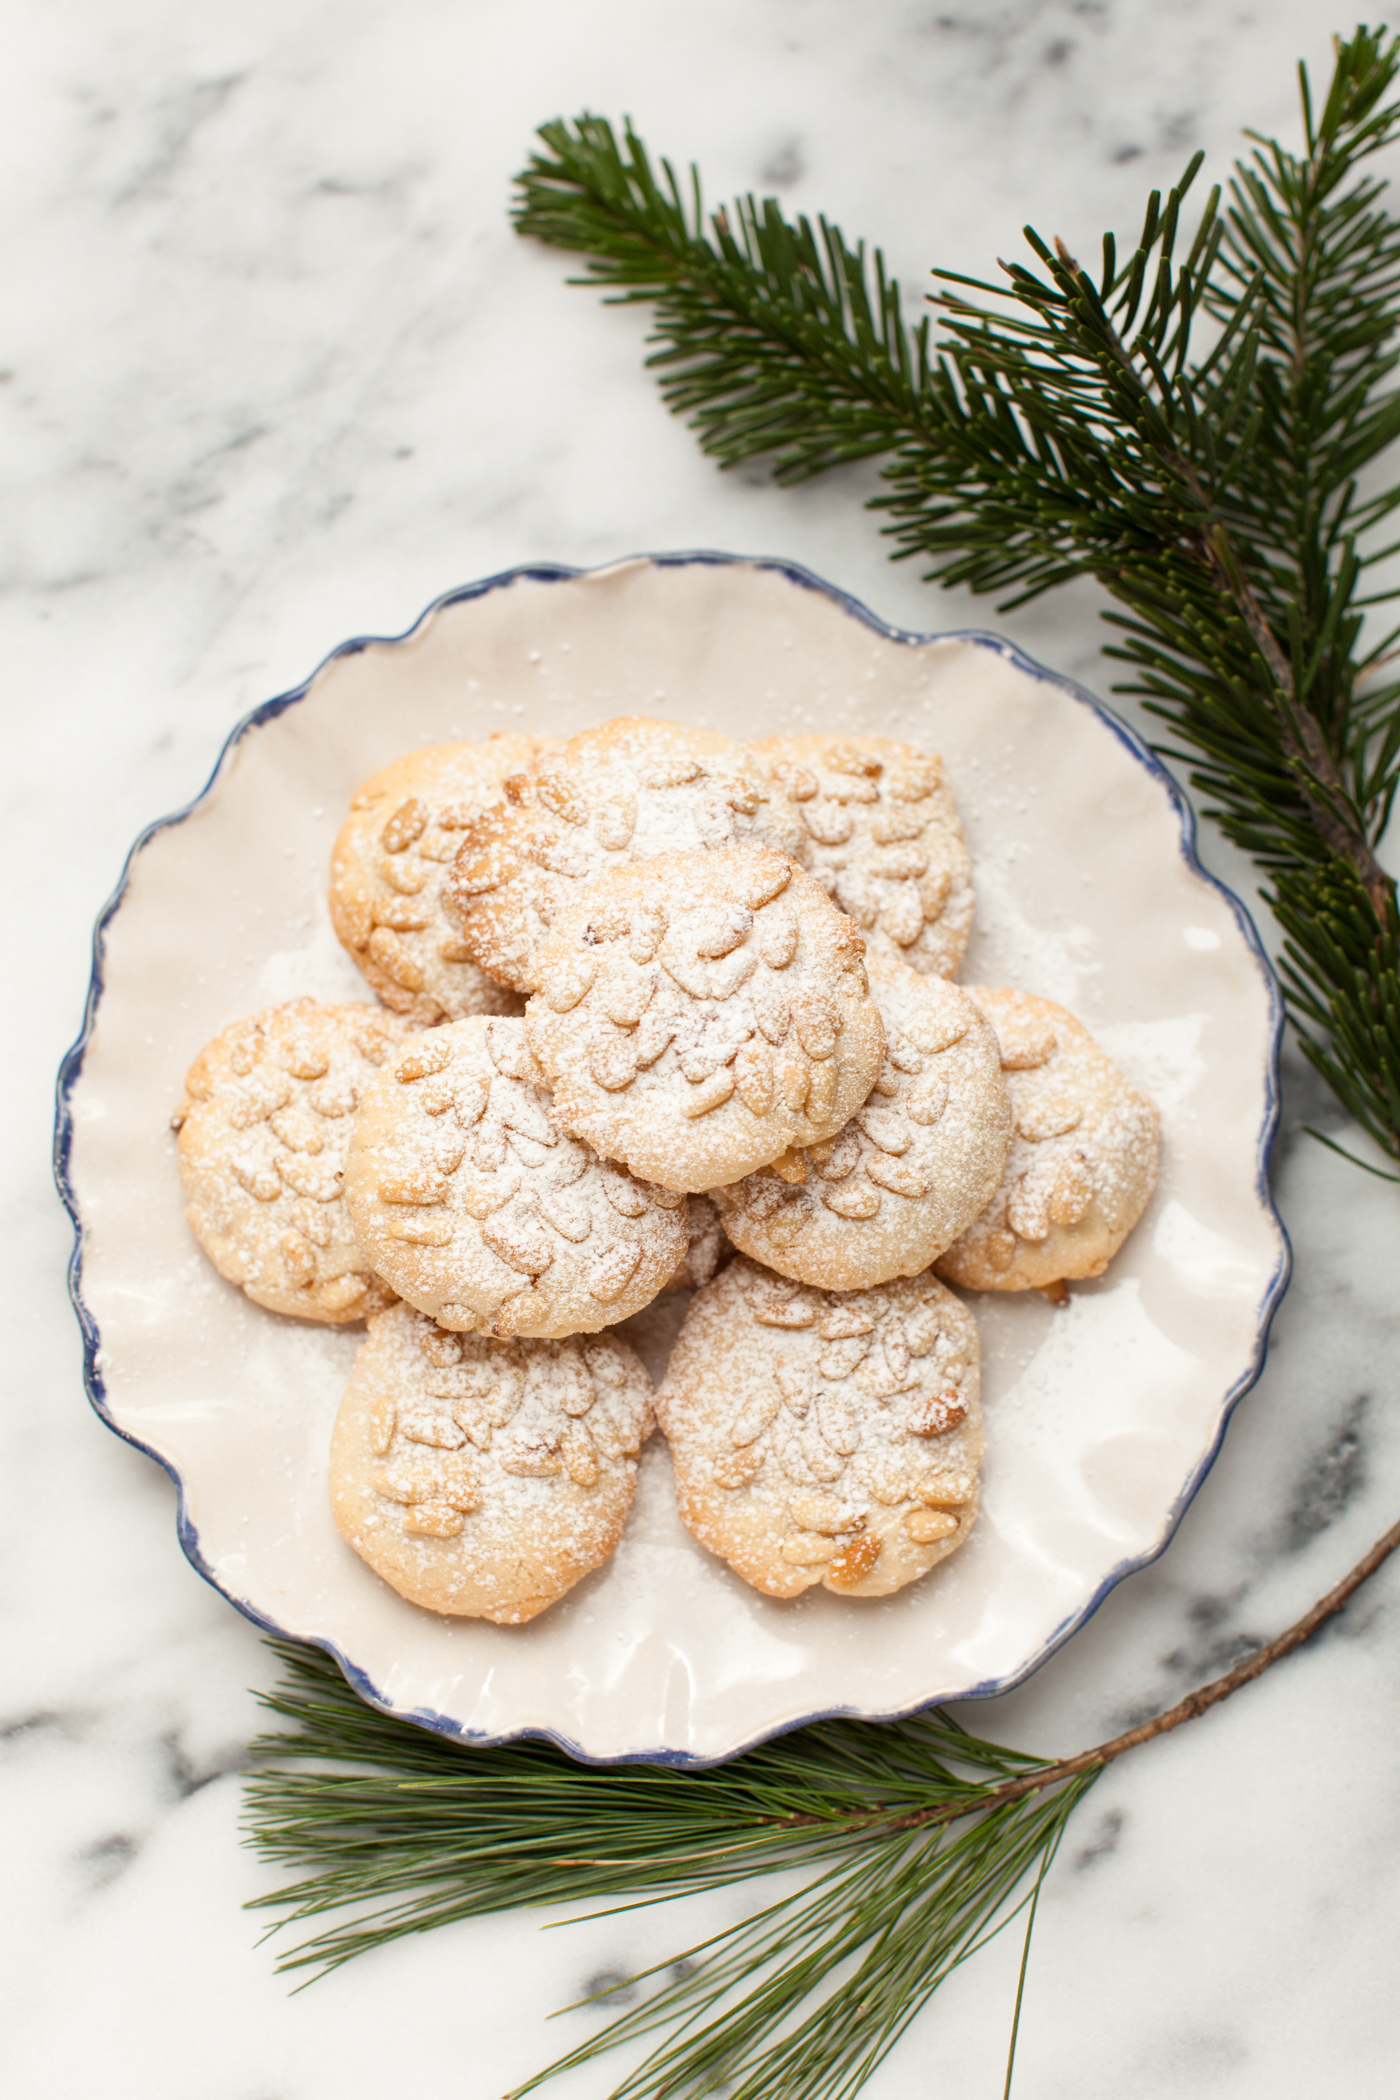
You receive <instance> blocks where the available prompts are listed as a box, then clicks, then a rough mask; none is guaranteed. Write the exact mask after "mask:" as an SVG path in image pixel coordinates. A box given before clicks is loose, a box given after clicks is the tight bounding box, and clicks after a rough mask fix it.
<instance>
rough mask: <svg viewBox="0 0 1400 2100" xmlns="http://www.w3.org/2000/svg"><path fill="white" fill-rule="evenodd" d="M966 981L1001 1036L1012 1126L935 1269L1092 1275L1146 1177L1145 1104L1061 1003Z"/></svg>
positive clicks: (1152, 1169)
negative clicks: (988, 1188)
mask: <svg viewBox="0 0 1400 2100" xmlns="http://www.w3.org/2000/svg"><path fill="white" fill-rule="evenodd" d="M969 990H970V991H971V993H972V996H973V998H975V999H976V1000H977V1002H978V1004H979V1005H980V1006H981V1007H982V1008H983V1010H984V1011H985V1013H986V1014H987V1017H988V1019H989V1020H990V1021H991V1023H992V1025H993V1027H994V1028H995V1029H996V1031H997V1035H998V1038H999V1040H1000V1043H1001V1054H1002V1063H1003V1066H1004V1069H1005V1073H1006V1081H1007V1089H1008V1092H1009V1093H1010V1096H1011V1108H1012V1114H1013V1117H1014V1119H1015V1134H1014V1136H1013V1137H1012V1141H1011V1149H1010V1151H1009V1153H1008V1154H1007V1159H1006V1166H1005V1169H1004V1171H1003V1174H1002V1179H1001V1183H1000V1185H999V1187H998V1189H997V1192H996V1194H995V1195H994V1196H993V1198H992V1200H991V1202H990V1203H989V1204H988V1206H987V1208H986V1209H985V1210H984V1211H983V1212H982V1214H981V1216H980V1217H978V1218H977V1219H976V1220H975V1221H974V1222H973V1223H972V1224H971V1225H970V1226H969V1227H968V1228H967V1230H966V1231H965V1232H964V1233H963V1234H962V1235H961V1237H960V1238H959V1239H958V1240H956V1241H955V1242H954V1244H953V1245H952V1246H951V1247H949V1249H948V1250H947V1252H946V1253H945V1254H943V1255H940V1257H939V1259H938V1261H937V1264H936V1267H937V1269H938V1273H939V1275H940V1276H944V1277H946V1278H947V1280H948V1281H949V1282H950V1283H956V1284H961V1285H962V1286H963V1287H964V1288H965V1289H968V1290H978V1291H1030V1290H1046V1289H1048V1288H1050V1287H1052V1286H1053V1285H1054V1284H1056V1283H1059V1282H1060V1281H1061V1280H1062V1279H1065V1278H1069V1279H1074V1278H1076V1277H1085V1276H1101V1275H1102V1274H1103V1272H1104V1270H1105V1269H1106V1268H1107V1267H1108V1264H1109V1262H1110V1261H1111V1260H1112V1259H1113V1256H1114V1255H1115V1254H1116V1253H1117V1252H1118V1249H1119V1248H1120V1247H1121V1246H1122V1244H1123V1242H1124V1240H1125V1239H1126V1238H1127V1236H1128V1234H1129V1233H1130V1232H1131V1231H1132V1229H1133V1227H1134V1225H1136V1223H1137V1221H1138V1219H1139V1218H1140V1217H1141V1216H1142V1213H1143V1210H1144V1209H1145V1207H1146V1204H1147V1199H1148V1197H1149V1196H1150V1195H1151V1193H1152V1186H1153V1183H1154V1182H1155V1180H1156V1178H1157V1156H1158V1143H1159V1140H1158V1115H1157V1109H1156V1106H1155V1104H1154V1103H1153V1102H1152V1101H1150V1100H1149V1099H1148V1097H1147V1095H1146V1094H1144V1093H1143V1092H1141V1090H1140V1089H1139V1088H1137V1087H1135V1086H1134V1085H1133V1084H1132V1082H1131V1081H1130V1080H1128V1079H1127V1078H1125V1077H1124V1075H1123V1073H1122V1072H1120V1071H1119V1069H1118V1067H1117V1065H1115V1064H1114V1062H1113V1060H1112V1059H1111V1058H1110V1057H1109V1056H1108V1055H1107V1054H1106V1052H1104V1051H1103V1050H1101V1049H1100V1048H1099V1045H1098V1044H1097V1043H1096V1042H1095V1041H1094V1038H1093V1037H1092V1035H1090V1033H1089V1031H1088V1029H1087V1028H1086V1027H1085V1026H1084V1024H1083V1022H1082V1021H1079V1020H1076V1019H1075V1016H1074V1015H1073V1014H1072V1013H1069V1012H1067V1011H1066V1009H1065V1008H1064V1007H1063V1006H1056V1005H1055V1003H1054V1002H1053V1000H1050V999H1041V998H1039V997H1037V996H1036V995H1035V994H1034V993H1031V992H1017V991H1008V990H988V989H986V988H985V987H983V986H980V985H977V986H969Z"/></svg>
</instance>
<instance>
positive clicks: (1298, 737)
mask: <svg viewBox="0 0 1400 2100" xmlns="http://www.w3.org/2000/svg"><path fill="white" fill-rule="evenodd" d="M1055 252H1056V255H1057V257H1058V260H1059V263H1060V267H1061V269H1062V271H1063V272H1064V273H1065V274H1066V275H1067V276H1068V277H1070V278H1071V279H1082V280H1083V282H1084V283H1085V284H1086V285H1089V289H1090V292H1091V294H1092V291H1093V286H1092V284H1090V280H1089V276H1088V273H1087V271H1085V270H1083V269H1082V268H1081V267H1080V265H1079V263H1078V262H1076V260H1075V258H1074V257H1073V256H1072V255H1071V254H1070V251H1069V249H1068V248H1067V247H1066V246H1065V244H1064V242H1063V241H1062V240H1060V238H1059V237H1058V235H1057V236H1056V239H1055ZM1097 304H1098V302H1097V300H1096V301H1095V305H1096V306H1097ZM1103 326H1104V328H1105V330H1106V334H1107V339H1108V344H1109V347H1110V349H1111V350H1112V352H1113V355H1114V356H1115V357H1116V358H1117V360H1118V362H1119V364H1120V365H1121V366H1122V368H1123V370H1124V371H1125V372H1126V373H1128V374H1129V376H1130V377H1131V378H1132V379H1133V381H1134V383H1135V384H1136V385H1137V386H1138V387H1140V388H1141V389H1142V391H1143V392H1144V394H1145V393H1147V391H1148V389H1147V387H1146V385H1145V383H1144V381H1143V378H1142V374H1141V373H1140V372H1139V371H1138V368H1137V366H1136V364H1135V363H1134V361H1133V356H1132V353H1131V351H1130V350H1129V349H1128V346H1127V344H1126V343H1125V342H1124V341H1123V339H1122V337H1121V336H1120V335H1119V333H1118V331H1117V329H1116V328H1115V327H1114V326H1113V325H1112V323H1111V322H1109V321H1107V319H1105V320H1104V322H1103ZM1157 449H1158V451H1159V452H1160V454H1161V456H1162V458H1163V461H1164V463H1165V464H1166V466H1167V467H1168V469H1169V470H1170V471H1171V472H1173V473H1175V474H1176V475H1177V476H1178V477H1179V479H1180V480H1181V482H1182V485H1183V486H1184V487H1185V488H1186V489H1188V490H1189V491H1190V494H1191V495H1192V497H1193V498H1194V499H1195V501H1196V502H1197V503H1198V504H1199V505H1200V508H1201V511H1202V514H1203V515H1204V516H1205V517H1206V518H1208V519H1210V523H1209V524H1207V525H1206V526H1205V527H1204V528H1203V529H1202V530H1200V531H1199V532H1198V533H1195V534H1193V535H1192V538H1193V540H1194V542H1195V549H1196V553H1197V558H1198V559H1199V560H1200V561H1201V562H1202V563H1203V565H1204V566H1205V567H1206V568H1207V569H1208V570H1209V571H1210V575H1211V580H1212V581H1213V583H1214V584H1215V587H1216V589H1217V590H1218V591H1219V592H1220V593H1221V595H1222V597H1225V598H1227V599H1232V600H1233V601H1234V604H1235V606H1236V608H1237V610H1238V612H1239V615H1240V617H1241V619H1242V620H1243V621H1244V624H1245V626H1246V628H1247V629H1248V631H1249V636H1250V640H1251V641H1252V642H1253V643H1254V646H1255V648H1256V649H1257V650H1258V652H1259V656H1260V659H1261V661H1262V663H1263V665H1264V669H1265V671H1266V672H1267V674H1268V678H1269V681H1270V683H1271V685H1272V691H1271V692H1266V694H1265V701H1266V704H1267V705H1268V707H1269V709H1270V711H1271V713H1272V714H1273V716H1274V718H1275V720H1276V721H1277V723H1278V727H1279V735H1280V738H1281V740H1282V743H1283V748H1284V750H1285V752H1286V753H1287V755H1288V757H1289V758H1290V759H1291V761H1292V762H1293V765H1294V767H1295V768H1296V769H1297V770H1296V777H1297V781H1298V790H1299V793H1300V794H1301V796H1302V799H1303V802H1304V804H1305V805H1306V808H1307V812H1308V815H1309V818H1310V819H1311V821H1312V825H1313V828H1314V830H1315V831H1316V832H1317V833H1318V835H1319V837H1320V838H1321V839H1322V840H1323V842H1324V844H1325V845H1326V846H1327V848H1328V850H1329V852H1332V853H1335V854H1336V855H1337V857H1338V859H1339V860H1349V861H1350V862H1351V864H1352V866H1353V867H1354V868H1355V869H1356V872H1357V874H1358V875H1359V876H1360V878H1361V881H1362V884H1363V885H1364V887H1365V890H1366V894H1367V896H1368V897H1369V898H1370V900H1371V904H1372V906H1373V908H1374V910H1375V914H1376V917H1377V919H1378V920H1379V921H1380V922H1381V924H1382V925H1383V924H1384V923H1385V916H1386V907H1387V904H1388V902H1389V900H1390V898H1391V897H1393V895H1394V894H1395V884H1394V882H1393V881H1392V879H1391V877H1390V876H1389V875H1387V873H1386V871H1385V869H1384V868H1383V867H1382V866H1381V864H1380V862H1379V861H1378V860H1377V859H1376V856H1375V854H1374V853H1373V852H1372V850H1371V842H1370V840H1369V839H1368V838H1367V837H1366V834H1365V832H1364V831H1363V830H1362V829H1360V827H1359V826H1357V825H1356V824H1352V823H1349V822H1348V821H1347V819H1346V818H1345V817H1343V816H1341V815H1339V814H1338V806H1339V805H1340V806H1342V807H1345V805H1346V804H1347V802H1348V801H1349V799H1350V798H1349V797H1348V795H1347V790H1346V783H1345V781H1344V780H1343V779H1342V773H1341V768H1340V766H1339V765H1338V764H1337V761H1336V758H1335V757H1334V755H1333V753H1332V750H1331V747H1330V746H1329V744H1328V742H1327V739H1326V737H1325V736H1324V735H1323V733H1322V727H1321V724H1320V723H1319V722H1318V720H1317V718H1316V716H1315V715H1314V714H1313V712H1312V710H1311V709H1310V708H1309V707H1308V705H1307V703H1306V701H1302V700H1300V699H1299V697H1298V692H1297V688H1296V686H1295V683H1294V678H1293V666H1292V665H1291V664H1290V662H1289V660H1288V657H1287V656H1286V654H1285V653H1284V651H1283V649H1282V648H1281V647H1280V644H1279V640H1278V637H1277V635H1276V634H1275V633H1274V631H1273V629H1272V627H1271V626H1270V625H1269V621H1268V618H1267V616H1266V614H1265V611H1264V608H1263V606H1262V605H1261V604H1260V602H1259V598H1258V594H1257V592H1256V591H1255V589H1254V586H1253V584H1252V583H1251V582H1250V580H1249V578H1248V577H1247V576H1246V575H1245V573H1244V568H1243V566H1242V564H1241V562H1240V560H1239V557H1238V556H1237V554H1236V552H1235V549H1234V546H1233V543H1232V541H1231V539H1230V535H1229V533H1228V532H1227V531H1226V529H1225V527H1224V525H1222V524H1221V523H1220V522H1219V520H1218V519H1216V518H1215V517H1213V515H1212V509H1213V506H1212V504H1211V501H1210V498H1209V496H1208V495H1207V493H1206V491H1205V489H1204V488H1203V487H1202V485H1201V480H1200V476H1199V475H1198V474H1197V472H1196V469H1195V468H1194V466H1193V465H1192V464H1191V462H1190V460H1189V459H1187V458H1186V457H1185V456H1184V455H1183V454H1182V452H1181V451H1180V450H1179V448H1178V447H1177V446H1176V445H1174V444H1172V445H1167V446H1163V445H1159V446H1158V448H1157ZM1309 775H1311V777H1312V779H1313V780H1314V781H1316V782H1317V783H1318V785H1319V786H1320V787H1321V788H1322V789H1323V791H1324V792H1323V794H1318V793H1316V792H1315V791H1314V789H1313V788H1312V787H1311V786H1310V785H1309V778H1308V776H1309Z"/></svg>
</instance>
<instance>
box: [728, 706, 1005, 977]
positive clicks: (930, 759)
mask: <svg viewBox="0 0 1400 2100" xmlns="http://www.w3.org/2000/svg"><path fill="white" fill-rule="evenodd" d="M749 749H750V750H751V751H753V752H754V753H756V755H757V756H758V757H759V758H760V759H761V760H762V762H763V764H764V766H765V767H766V768H767V771H768V775H769V778H770V779H771V780H772V781H773V783H774V785H775V786H776V787H779V788H781V789H783V791H784V792H785V793H786V794H787V795H788V796H789V797H790V799H791V800H792V801H793V802H795V803H796V804H797V807H798V810H799V812H800V814H801V817H802V822H803V829H804V832H805V834H806V836H805V839H804V842H803V845H802V848H801V850H800V851H799V852H798V855H797V858H798V859H799V860H800V861H801V862H802V865H803V866H804V867H806V868H810V869H811V871H812V873H813V874H814V875H815V876H816V878H817V880H818V881H819V882H820V883H821V884H822V886H823V887H824V888H825V889H827V890H828V891H829V892H830V894H831V895H832V896H833V897H834V898H835V900H836V902H837V903H838V904H839V905H840V907H841V909H842V911H844V912H848V913H849V914H850V916H851V917H852V918H853V919H854V920H855V922H856V924H857V925H858V926H859V927H860V929H861V932H862V933H863V934H864V935H865V939H866V945H867V949H868V952H869V953H870V954H871V955H872V956H875V955H889V956H892V957H894V958H895V959H896V960H898V961H900V962H905V963H908V964H909V966H910V967H911V968H912V969H915V970H921V971H925V972H927V973H928V974H930V975H932V976H935V977H951V976H952V975H953V973H954V971H955V970H956V969H957V967H958V964H959V963H960V962H961V961H962V957H963V951H964V949H965V948H966V947H967V942H968V936H969V934H970V933H971V931H972V915H973V892H972V860H971V856H970V855H969V853H968V850H967V844H966V841H965V840H964V838H963V831H962V823H961V821H960V819H959V817H958V810H957V804H956V803H955V802H954V800H953V796H952V791H951V790H950V788H949V786H948V783H947V780H946V778H945V776H944V771H943V762H942V760H941V759H940V758H936V757H934V756H933V755H932V754H930V753H928V752H924V751H918V750H916V749H915V747H914V746H913V745H912V744H899V743H895V742H893V741H892V740H891V739H890V738H888V737H882V736H853V737H835V736H770V737H762V738H760V739H759V740H758V741H756V742H754V743H752V744H750V745H749Z"/></svg>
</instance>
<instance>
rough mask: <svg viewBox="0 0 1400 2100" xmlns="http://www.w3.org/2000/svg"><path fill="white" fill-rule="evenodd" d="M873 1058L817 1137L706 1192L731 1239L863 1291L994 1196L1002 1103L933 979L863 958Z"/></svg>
mask: <svg viewBox="0 0 1400 2100" xmlns="http://www.w3.org/2000/svg"><path fill="white" fill-rule="evenodd" d="M868 971H869V977H870V989H871V991H872V992H873V994H874V996H875V1001H876V1004H877V1005H878V1007H879V1009H880V1018H881V1019H882V1021H883V1022H884V1024H885V1037H886V1041H885V1061H884V1065H883V1067H882V1069H881V1072H880V1075H879V1077H878V1078H877V1079H876V1081H875V1085H874V1088H873V1089H872V1091H871V1094H870V1097H869V1099H868V1100H867V1101H865V1102H864V1104H863V1105H862V1106H861V1107H860V1108H859V1109H858V1110H857V1111H856V1113H855V1115H854V1116H853V1117H852V1118H851V1120H850V1121H849V1122H848V1123H847V1124H846V1126H845V1128H844V1129H843V1130H841V1131H840V1132H838V1134H837V1135H836V1137H834V1138H832V1139H829V1140H828V1141H827V1142H826V1143H825V1144H821V1145H816V1146H811V1147H808V1148H807V1149H806V1150H804V1151H798V1152H790V1153H785V1154H784V1155H783V1157H782V1158H781V1159H779V1160H778V1161H776V1162H775V1163H774V1165H773V1166H771V1167H767V1168H764V1169H763V1170H762V1171H761V1172H759V1173H757V1174H751V1175H748V1176H747V1177H746V1178H745V1179H744V1180H743V1181H739V1182H735V1183H734V1184H732V1185H731V1186H730V1187H728V1188H721V1189H716V1191H715V1195H714V1200H715V1202H716V1203H717V1204H718V1205H719V1208H720V1211H721V1213H722V1215H723V1218H724V1225H725V1231H726V1232H727V1233H728V1235H729V1237H730V1239H732V1240H733V1242H734V1244H735V1245H736V1246H737V1247H741V1248H742V1249H743V1251H744V1253H745V1254H748V1255H751V1256H752V1257H753V1259H754V1260H755V1261H761V1262H764V1263H766V1264H767V1266H768V1267H769V1268H771V1269H776V1270H777V1271H778V1272H779V1273H780V1274H781V1275H783V1276H790V1277H793V1278H795V1279H796V1280H797V1281H798V1282H800V1283H814V1284H818V1285H820V1286H821V1287H822V1288H823V1289H826V1290H837V1291H853V1290H863V1289H865V1288H867V1287H868V1286H869V1285H871V1284H876V1283H884V1282H886V1281H887V1280H888V1279H889V1278H890V1277H892V1276H916V1275H917V1274H918V1273H919V1271H920V1270H921V1269H926V1268H927V1267H928V1265H929V1263H930V1262H931V1261H932V1260H933V1258H934V1256H935V1255H937V1254H941V1253H942V1252H943V1250H944V1248H945V1247H947V1246H949V1245H950V1244H951V1243H952V1241H953V1240H955V1239H956V1238H957V1237H958V1234H959V1233H960V1232H962V1231H963V1230H964V1229H965V1228H966V1227H967V1226H968V1225H969V1224H971V1222H972V1220H973V1219H974V1218H975V1217H976V1216H977V1215H978V1213H979V1211H981V1210H982V1209H983V1208H984V1207H985V1206H986V1204H987V1203H988V1202H989V1201H990V1200H991V1197H992V1196H993V1194H994V1193H995V1191H996V1188H997V1185H998V1183H999V1182H1000V1180H1001V1174H1002V1169H1003V1167H1004V1166H1005V1164H1006V1154H1007V1149H1008V1147H1009V1145H1010V1143H1011V1102H1010V1098H1009V1096H1008V1093H1007V1089H1006V1084H1005V1081H1004V1079H1003V1078H1002V1073H1001V1058H1000V1052H999V1050H998V1046H997V1038H996V1034H995V1032H994V1030H993V1028H992V1026H991V1023H990V1022H989V1021H988V1020H987V1018H986V1016H985V1015H984V1014H983V1012H982V1010H981V1008H980V1007H979V1006H978V1005H977V1004H976V1002H975V1001H974V1000H972V999H970V998H969V997H968V995H967V993H966V992H963V991H960V990H959V989H958V987H957V986H956V985H953V984H949V983H947V982H946V981H945V980H944V979H943V978H940V977H923V976H920V974H919V973H918V971H917V970H911V969H910V968H909V967H908V966H907V964H905V963H901V962H896V961H894V960H892V959H891V958H890V957H888V956H872V957H871V958H870V961H869V964H868Z"/></svg>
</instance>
